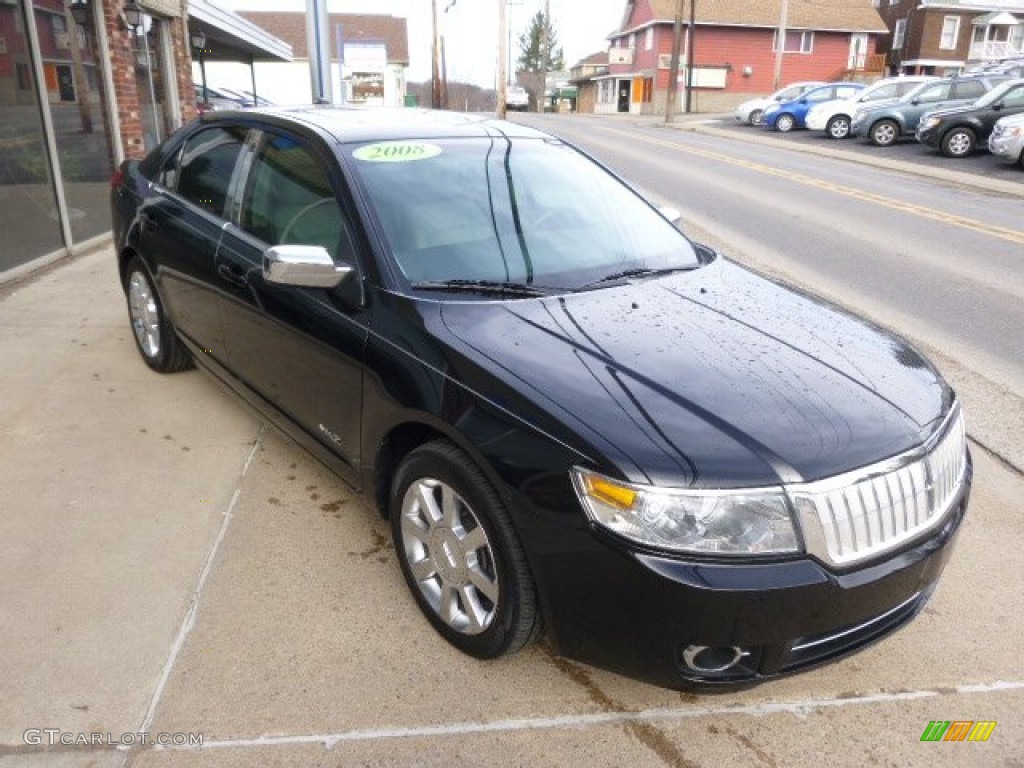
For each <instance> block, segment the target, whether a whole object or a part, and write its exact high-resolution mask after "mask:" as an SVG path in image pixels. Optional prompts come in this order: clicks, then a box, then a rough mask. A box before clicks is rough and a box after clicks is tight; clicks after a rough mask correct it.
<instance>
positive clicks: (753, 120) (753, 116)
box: [747, 109, 764, 125]
mask: <svg viewBox="0 0 1024 768" xmlns="http://www.w3.org/2000/svg"><path fill="white" fill-rule="evenodd" d="M762 115H764V110H763V109H755V110H754V111H753V112H751V113H750V117H749V118H748V119H747V122H748V123H750V124H751V125H760V124H761V116H762Z"/></svg>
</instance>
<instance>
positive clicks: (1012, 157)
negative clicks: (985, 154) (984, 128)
mask: <svg viewBox="0 0 1024 768" xmlns="http://www.w3.org/2000/svg"><path fill="white" fill-rule="evenodd" d="M988 151H989V152H991V153H992V154H993V155H995V156H996V157H998V158H999V159H1000V160H1004V161H1006V162H1008V163H1016V162H1017V161H1018V160H1020V158H1021V153H1022V152H1024V141H1022V140H1021V139H1020V138H1017V137H1013V136H1000V135H996V134H992V135H991V136H989V139H988Z"/></svg>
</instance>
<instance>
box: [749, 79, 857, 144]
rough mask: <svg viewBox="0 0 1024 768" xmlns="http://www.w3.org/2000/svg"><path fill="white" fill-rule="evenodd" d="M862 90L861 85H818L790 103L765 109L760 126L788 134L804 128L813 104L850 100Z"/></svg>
mask: <svg viewBox="0 0 1024 768" xmlns="http://www.w3.org/2000/svg"><path fill="white" fill-rule="evenodd" d="M862 90H864V84H863V83H829V84H828V85H820V86H818V87H817V88H812V89H811V90H809V91H806V92H805V93H803V94H801V95H800V96H799V97H798V98H796V99H793V100H792V101H782V102H778V103H776V104H772V105H771V106H769V107H767V108H766V109H765V111H764V114H763V115H762V116H761V125H762V127H764V128H766V129H768V130H769V131H779V132H780V133H789V132H790V131H792V130H793V129H794V128H805V127H806V125H805V124H804V120H805V119H806V117H807V113H808V112H810V111H811V107H813V106H814V105H815V104H820V103H822V102H823V101H831V100H832V99H851V98H853V97H854V96H856V95H857V94H858V93H860V92H861V91H862Z"/></svg>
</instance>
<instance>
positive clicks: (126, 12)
mask: <svg viewBox="0 0 1024 768" xmlns="http://www.w3.org/2000/svg"><path fill="white" fill-rule="evenodd" d="M121 18H122V19H123V20H124V23H125V26H127V27H131V29H132V31H134V30H136V29H138V28H139V27H141V26H142V8H140V7H139V4H138V3H137V2H135V0H128V2H127V3H125V4H124V7H123V8H122V9H121Z"/></svg>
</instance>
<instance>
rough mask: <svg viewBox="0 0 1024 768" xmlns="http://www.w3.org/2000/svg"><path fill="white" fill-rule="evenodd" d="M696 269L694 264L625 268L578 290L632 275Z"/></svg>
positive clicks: (641, 275) (646, 275) (625, 278)
mask: <svg viewBox="0 0 1024 768" xmlns="http://www.w3.org/2000/svg"><path fill="white" fill-rule="evenodd" d="M691 269H694V267H692V266H686V267H661V268H660V269H653V268H651V267H637V268H635V269H624V270H623V271H622V272H614V273H612V274H610V275H605V276H604V277H601V278H598V279H597V280H594V281H592V282H589V283H586V284H585V285H581V286H580V287H579V288H577V290H580V291H583V290H586V289H587V288H593V287H594V286H595V285H602V284H604V283H613V282H615V281H616V280H627V279H628V278H631V277H653V276H654V275H667V274H670V273H672V272H688V271H689V270H691Z"/></svg>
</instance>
